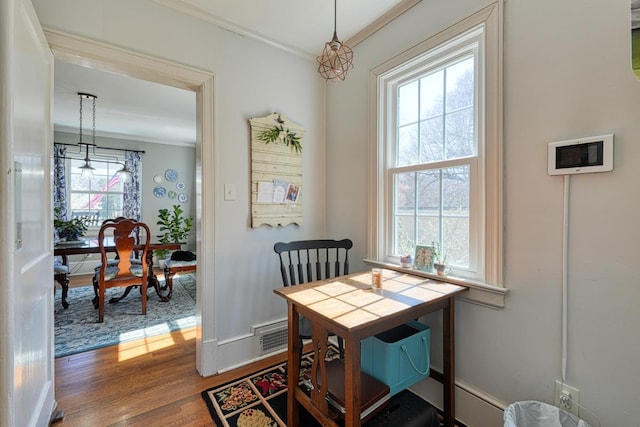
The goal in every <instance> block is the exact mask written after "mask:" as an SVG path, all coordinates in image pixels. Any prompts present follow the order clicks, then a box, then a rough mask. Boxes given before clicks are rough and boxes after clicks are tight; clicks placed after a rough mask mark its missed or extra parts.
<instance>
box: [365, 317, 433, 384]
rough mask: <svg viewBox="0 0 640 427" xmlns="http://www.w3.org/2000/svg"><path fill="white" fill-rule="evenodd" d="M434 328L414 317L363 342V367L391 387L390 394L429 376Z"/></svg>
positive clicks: (366, 371)
mask: <svg viewBox="0 0 640 427" xmlns="http://www.w3.org/2000/svg"><path fill="white" fill-rule="evenodd" d="M430 344H431V331H430V329H429V327H428V326H427V325H424V324H422V323H420V322H418V321H415V320H412V321H410V322H407V323H405V324H403V325H400V326H396V327H395V328H393V329H389V330H388V331H385V332H382V333H380V334H378V335H375V336H373V337H369V338H366V339H364V340H362V342H361V359H360V369H361V370H362V371H363V372H365V373H367V374H369V375H371V376H372V377H374V378H376V379H378V380H380V381H382V382H383V383H385V384H386V385H388V386H389V389H390V390H391V396H393V395H394V394H397V393H399V392H400V391H402V390H404V389H405V388H407V387H411V386H412V385H413V384H415V383H417V382H418V381H420V380H422V379H423V378H426V377H427V376H428V375H429V363H430V357H429V348H430Z"/></svg>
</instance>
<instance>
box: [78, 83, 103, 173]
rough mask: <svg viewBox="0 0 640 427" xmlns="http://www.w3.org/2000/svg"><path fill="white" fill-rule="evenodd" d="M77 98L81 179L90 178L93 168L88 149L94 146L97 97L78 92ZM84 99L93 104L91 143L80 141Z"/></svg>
mask: <svg viewBox="0 0 640 427" xmlns="http://www.w3.org/2000/svg"><path fill="white" fill-rule="evenodd" d="M78 96H79V97H80V141H79V142H78V145H79V146H81V147H82V146H84V148H85V155H84V165H82V166H80V169H81V170H82V176H83V177H85V178H91V177H92V176H93V171H94V170H95V168H94V167H93V166H91V159H89V147H90V146H92V147H95V146H96V99H97V98H98V97H97V96H95V95H91V94H90V93H84V92H78ZM84 99H90V100H91V101H92V104H93V133H92V139H91V141H92V142H91V143H89V142H83V141H82V101H83V100H84Z"/></svg>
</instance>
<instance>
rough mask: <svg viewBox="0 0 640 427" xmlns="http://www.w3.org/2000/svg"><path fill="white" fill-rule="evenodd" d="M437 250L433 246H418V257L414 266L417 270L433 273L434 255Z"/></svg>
mask: <svg viewBox="0 0 640 427" xmlns="http://www.w3.org/2000/svg"><path fill="white" fill-rule="evenodd" d="M434 253H435V248H434V247H433V246H416V256H415V258H414V265H415V267H416V270H420V271H433V255H434Z"/></svg>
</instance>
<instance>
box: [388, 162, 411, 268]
mask: <svg viewBox="0 0 640 427" xmlns="http://www.w3.org/2000/svg"><path fill="white" fill-rule="evenodd" d="M415 181H416V180H415V174H414V173H401V174H397V175H396V176H395V177H394V200H395V203H394V214H393V215H394V220H393V221H394V229H393V234H394V238H393V241H394V253H396V254H403V255H406V254H413V248H414V246H415V200H416V185H415Z"/></svg>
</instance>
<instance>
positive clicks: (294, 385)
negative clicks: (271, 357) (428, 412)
mask: <svg viewBox="0 0 640 427" xmlns="http://www.w3.org/2000/svg"><path fill="white" fill-rule="evenodd" d="M370 284H371V272H369V271H367V272H362V273H355V274H350V275H346V276H341V277H337V278H333V279H328V280H321V281H315V282H309V283H304V284H300V285H296V286H288V287H282V288H277V289H275V290H274V292H275V293H276V294H277V295H279V296H281V297H283V298H285V299H286V300H287V303H288V304H287V305H288V328H289V329H288V339H289V341H288V362H287V363H288V370H287V372H288V380H287V381H288V384H289V390H288V396H287V405H288V406H287V411H288V413H287V420H288V423H287V425H288V426H289V427H295V426H297V425H298V422H299V421H298V420H299V411H300V408H299V405H300V404H301V405H302V406H304V407H305V408H306V409H307V410H308V411H309V413H310V414H311V415H313V416H314V418H316V419H317V420H318V421H319V422H320V424H321V425H323V426H338V424H337V423H336V422H335V414H334V413H332V409H331V408H330V407H329V405H328V404H327V399H326V390H327V379H326V369H325V357H324V355H325V353H326V342H327V339H328V335H329V333H334V334H336V335H338V336H339V337H341V338H342V339H343V340H344V344H345V356H344V358H345V360H344V367H345V368H344V376H345V378H344V387H345V394H344V396H345V399H344V401H345V413H344V426H345V427H354V426H360V425H361V407H360V396H361V383H360V341H361V340H362V339H364V338H366V337H369V336H373V335H376V334H378V333H381V332H384V331H386V330H388V329H390V328H393V327H395V326H398V325H401V324H403V323H405V322H408V321H410V320H412V319H416V318H418V317H420V316H423V315H426V314H428V313H431V312H435V311H438V310H441V311H442V319H443V322H442V325H443V326H442V349H443V376H442V384H443V391H444V398H443V402H444V425H445V426H447V427H453V426H454V422H455V400H454V378H455V368H454V360H455V345H454V343H455V339H454V338H455V328H454V323H455V322H454V313H455V311H454V309H455V297H456V296H457V295H459V294H461V293H463V292H465V291H467V290H468V288H466V287H464V286H458V285H454V284H450V283H445V282H441V281H438V280H434V279H431V278H427V277H423V276H419V275H414V274H410V273H407V272H402V271H394V270H389V269H383V270H382V283H381V288H380V289H375V290H374V289H372V288H371V285H370ZM299 315H303V316H304V317H306V318H308V319H309V320H310V321H311V323H312V329H313V337H312V340H311V341H312V347H313V360H314V362H313V363H314V365H315V364H317V365H315V366H314V370H315V372H317V373H318V377H319V378H316V376H314V375H312V376H311V382H312V387H311V389H312V392H311V393H310V394H308V393H307V392H306V391H305V390H303V389H302V388H301V387H300V386H299V385H298V376H299V373H300V359H299V355H300V351H301V349H300V348H299V346H298V345H297V344H298V329H299V321H298V319H299ZM318 380H319V381H318ZM314 391H316V392H314Z"/></svg>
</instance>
